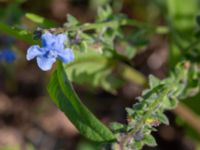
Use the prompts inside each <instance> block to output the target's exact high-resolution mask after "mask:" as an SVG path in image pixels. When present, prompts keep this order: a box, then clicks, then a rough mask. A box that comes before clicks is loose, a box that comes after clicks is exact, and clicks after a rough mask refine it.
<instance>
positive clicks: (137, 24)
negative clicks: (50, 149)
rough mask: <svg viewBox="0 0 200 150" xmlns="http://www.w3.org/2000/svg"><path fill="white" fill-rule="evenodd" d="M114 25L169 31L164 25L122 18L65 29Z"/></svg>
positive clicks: (162, 31) (155, 31)
mask: <svg viewBox="0 0 200 150" xmlns="http://www.w3.org/2000/svg"><path fill="white" fill-rule="evenodd" d="M116 25H120V26H133V27H138V28H147V29H148V31H149V32H152V33H157V34H167V33H169V29H168V28H167V27H165V26H157V27H154V26H152V25H147V24H145V23H141V22H138V21H136V20H131V19H122V20H112V21H108V22H101V23H93V24H91V23H85V24H83V25H81V26H76V27H71V28H68V29H66V31H77V30H80V31H88V30H95V29H99V28H103V27H116Z"/></svg>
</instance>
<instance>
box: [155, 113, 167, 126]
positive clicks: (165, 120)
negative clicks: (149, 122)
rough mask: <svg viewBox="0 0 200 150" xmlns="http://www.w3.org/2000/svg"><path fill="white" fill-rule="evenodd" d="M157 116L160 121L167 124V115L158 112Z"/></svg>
mask: <svg viewBox="0 0 200 150" xmlns="http://www.w3.org/2000/svg"><path fill="white" fill-rule="evenodd" d="M157 118H158V120H159V121H160V122H162V123H164V124H166V125H169V119H168V118H167V116H166V115H165V114H164V113H162V112H158V114H157Z"/></svg>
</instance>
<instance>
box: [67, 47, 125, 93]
mask: <svg viewBox="0 0 200 150" xmlns="http://www.w3.org/2000/svg"><path fill="white" fill-rule="evenodd" d="M114 67H115V66H114V64H113V61H112V60H110V59H109V58H107V57H105V56H103V55H101V54H99V53H97V52H93V51H89V50H88V52H87V53H77V54H76V57H75V61H73V62H72V63H70V64H68V65H66V72H67V74H68V76H69V79H70V80H71V81H74V82H75V83H78V84H80V85H87V86H89V87H94V88H97V87H101V88H103V89H104V90H106V91H108V92H110V93H112V94H115V93H116V89H117V88H118V87H120V86H121V85H122V83H123V81H122V80H121V79H120V78H119V77H117V76H115V75H113V74H112V71H113V68H114Z"/></svg>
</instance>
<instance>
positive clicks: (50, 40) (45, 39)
mask: <svg viewBox="0 0 200 150" xmlns="http://www.w3.org/2000/svg"><path fill="white" fill-rule="evenodd" d="M41 39H42V47H46V48H52V46H54V45H55V44H56V36H55V35H53V34H51V33H50V32H46V33H44V34H42V37H41Z"/></svg>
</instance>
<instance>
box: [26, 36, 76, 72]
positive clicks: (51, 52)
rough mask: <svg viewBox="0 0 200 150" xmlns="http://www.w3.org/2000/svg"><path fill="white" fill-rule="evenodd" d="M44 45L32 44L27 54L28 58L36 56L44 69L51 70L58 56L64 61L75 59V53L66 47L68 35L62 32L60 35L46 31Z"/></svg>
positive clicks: (43, 38)
mask: <svg viewBox="0 0 200 150" xmlns="http://www.w3.org/2000/svg"><path fill="white" fill-rule="evenodd" d="M41 39H42V46H41V47H40V46H39V45H33V46H31V47H30V48H29V49H28V51H27V55H26V59H27V60H32V59H34V58H35V57H36V59H37V64H38V66H39V67H40V69H42V70H43V71H47V70H50V69H51V67H52V65H53V63H54V62H55V61H56V58H58V59H60V60H61V61H63V62H64V63H70V62H72V61H73V60H74V53H73V51H72V50H71V49H70V48H66V49H65V45H64V42H65V40H66V39H67V36H66V35H65V34H64V33H62V34H58V35H54V34H51V33H50V32H46V33H44V34H43V35H42V37H41Z"/></svg>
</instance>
